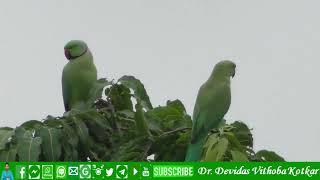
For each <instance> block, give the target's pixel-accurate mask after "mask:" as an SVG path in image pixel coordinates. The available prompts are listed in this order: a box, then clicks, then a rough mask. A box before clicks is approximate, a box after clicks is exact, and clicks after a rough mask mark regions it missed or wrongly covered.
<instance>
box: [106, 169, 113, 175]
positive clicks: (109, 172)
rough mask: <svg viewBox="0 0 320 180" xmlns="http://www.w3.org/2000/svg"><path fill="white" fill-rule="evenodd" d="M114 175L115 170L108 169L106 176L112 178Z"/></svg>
mask: <svg viewBox="0 0 320 180" xmlns="http://www.w3.org/2000/svg"><path fill="white" fill-rule="evenodd" d="M112 174H113V168H106V176H107V177H110V176H112Z"/></svg>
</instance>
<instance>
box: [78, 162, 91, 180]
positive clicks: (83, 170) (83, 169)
mask: <svg viewBox="0 0 320 180" xmlns="http://www.w3.org/2000/svg"><path fill="white" fill-rule="evenodd" d="M90 178H91V165H89V164H80V179H90Z"/></svg>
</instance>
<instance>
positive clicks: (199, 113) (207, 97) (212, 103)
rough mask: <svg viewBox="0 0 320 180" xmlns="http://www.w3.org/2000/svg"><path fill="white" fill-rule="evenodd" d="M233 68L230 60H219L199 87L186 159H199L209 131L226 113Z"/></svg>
mask: <svg viewBox="0 0 320 180" xmlns="http://www.w3.org/2000/svg"><path fill="white" fill-rule="evenodd" d="M235 68H236V65H235V64H234V63H233V62H231V61H228V60H225V61H220V62H219V63H218V64H216V65H215V67H214V69H213V71H212V73H211V75H210V77H209V79H208V80H207V81H206V82H205V83H204V84H203V85H202V86H201V87H200V89H199V92H198V96H197V99H196V104H195V106H194V110H193V126H192V133H191V143H190V144H189V147H188V150H187V155H186V159H185V160H186V161H199V160H200V159H201V154H202V147H203V145H204V141H205V140H206V137H207V135H208V133H209V131H210V130H211V129H213V128H217V127H218V125H219V123H220V122H221V121H222V120H223V117H224V115H225V114H226V113H227V111H228V109H229V106H230V103H231V90H230V77H234V75H235Z"/></svg>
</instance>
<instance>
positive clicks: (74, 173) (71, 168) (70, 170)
mask: <svg viewBox="0 0 320 180" xmlns="http://www.w3.org/2000/svg"><path fill="white" fill-rule="evenodd" d="M78 170H79V168H78V166H69V167H68V174H69V176H78V174H79V172H78Z"/></svg>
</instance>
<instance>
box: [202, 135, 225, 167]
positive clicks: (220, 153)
mask: <svg viewBox="0 0 320 180" xmlns="http://www.w3.org/2000/svg"><path fill="white" fill-rule="evenodd" d="M228 145H229V141H228V140H227V138H224V137H223V138H218V142H217V143H210V146H208V148H207V149H206V151H205V156H204V157H202V159H201V160H202V161H222V160H223V159H224V155H225V153H226V152H227V149H228Z"/></svg>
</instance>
